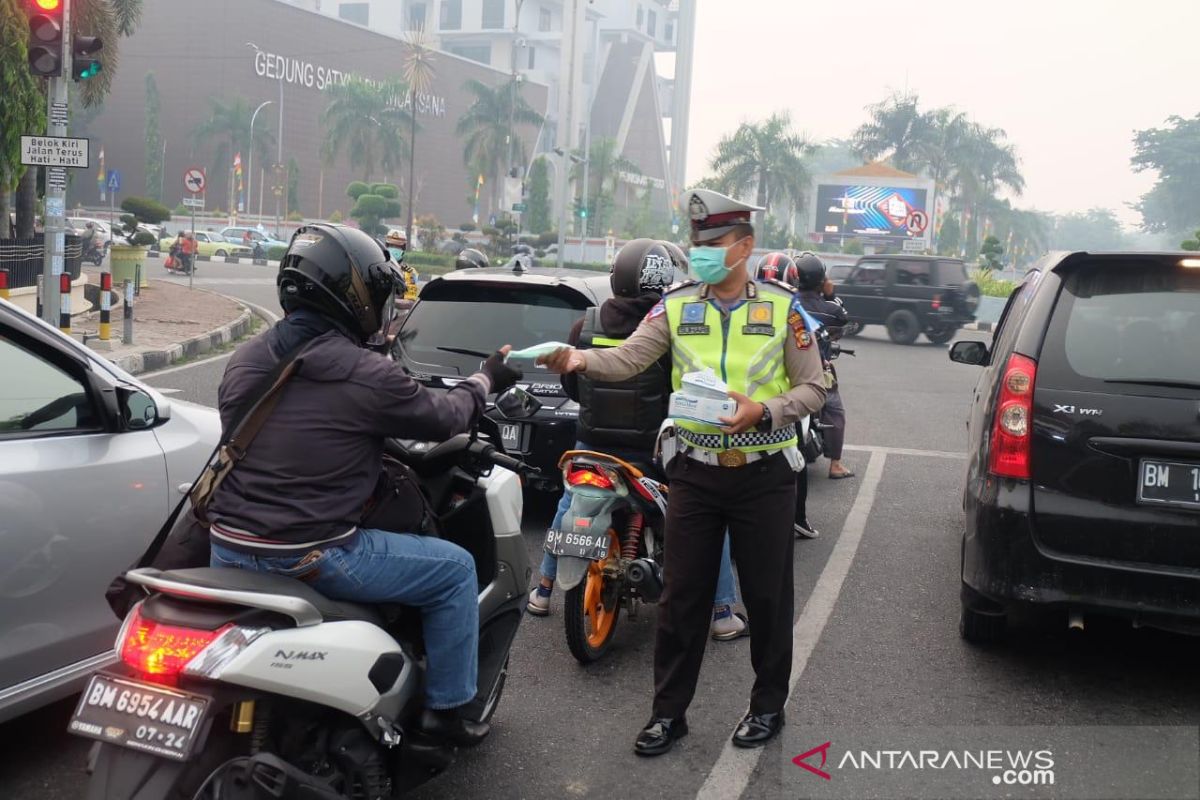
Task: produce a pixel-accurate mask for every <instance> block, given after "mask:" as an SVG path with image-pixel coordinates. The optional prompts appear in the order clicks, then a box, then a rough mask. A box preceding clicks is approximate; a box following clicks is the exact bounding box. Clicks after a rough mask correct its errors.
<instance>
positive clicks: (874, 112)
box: [853, 92, 930, 172]
mask: <svg viewBox="0 0 1200 800" xmlns="http://www.w3.org/2000/svg"><path fill="white" fill-rule="evenodd" d="M917 105H918V98H917V95H915V94H909V93H901V92H896V93H894V94H892V95H891V96H890V97H887V98H885V99H884V100H883V101H881V102H879V103H876V104H874V105H871V106H867V112H868V113H869V114H870V117H871V118H870V121H868V122H865V123H863V124H862V125H860V126H859V128H858V130H856V131H855V132H854V138H853V145H854V151H855V152H856V153H858V155H859V156H860V157H862V158H863V159H865V160H867V161H876V160H879V159H881V158H885V157H886V158H887V160H888V161H890V162H891V163H892V166H894V167H895V168H896V169H902V170H907V171H909V172H915V171H917V170H918V169H919V168H920V167H921V164H922V152H923V151H925V149H926V148H927V146H928V142H929V135H930V119H929V117H928V116H927V115H926V114H922V113H921V111H920V110H919V109H918V107H917Z"/></svg>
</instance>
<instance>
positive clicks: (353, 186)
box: [346, 181, 371, 200]
mask: <svg viewBox="0 0 1200 800" xmlns="http://www.w3.org/2000/svg"><path fill="white" fill-rule="evenodd" d="M370 193H371V186H370V184H366V183H363V182H362V181H351V182H350V185H349V186H347V187H346V195H347V196H348V197H350V199H352V200H357V199H358V198H360V197H362V196H363V195H364V194H370Z"/></svg>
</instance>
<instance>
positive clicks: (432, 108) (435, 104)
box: [254, 50, 446, 117]
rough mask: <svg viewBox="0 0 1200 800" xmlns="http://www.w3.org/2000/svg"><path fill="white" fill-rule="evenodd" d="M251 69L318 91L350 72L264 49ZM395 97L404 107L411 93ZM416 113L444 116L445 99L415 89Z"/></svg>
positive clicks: (348, 76)
mask: <svg viewBox="0 0 1200 800" xmlns="http://www.w3.org/2000/svg"><path fill="white" fill-rule="evenodd" d="M254 72H255V73H256V74H257V75H258V76H259V77H260V78H269V79H271V80H273V81H283V82H284V83H290V84H292V85H294V86H303V87H304V88H306V89H316V90H317V91H321V92H323V91H325V89H326V88H327V87H329V86H330V85H331V84H335V83H345V82H346V80H347V79H349V78H350V75H351V73H349V72H342V71H341V70H337V69H333V68H332V67H326V66H324V65H322V64H313V63H312V62H311V61H305V60H303V59H300V58H295V57H291V56H281V55H279V54H278V53H269V52H267V51H266V50H257V51H255V53H254ZM364 80H366V81H368V82H370V83H378V82H377V81H373V80H371V79H370V78H364ZM397 99H398V103H397V105H398V106H399V107H400V108H408V107H409V105H411V104H412V96H411V95H408V94H406V95H405V96H404V97H403V98H397ZM417 113H418V114H423V115H425V116H432V117H444V116H446V98H445V97H442V96H441V95H431V94H425V93H424V92H418V93H417Z"/></svg>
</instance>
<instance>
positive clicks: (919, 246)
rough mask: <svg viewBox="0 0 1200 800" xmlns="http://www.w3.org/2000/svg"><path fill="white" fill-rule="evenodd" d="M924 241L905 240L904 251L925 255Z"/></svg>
mask: <svg viewBox="0 0 1200 800" xmlns="http://www.w3.org/2000/svg"><path fill="white" fill-rule="evenodd" d="M925 247H926V244H925V240H924V239H905V240H904V244H903V245H902V249H903V250H904V252H906V253H923V252H924V251H925Z"/></svg>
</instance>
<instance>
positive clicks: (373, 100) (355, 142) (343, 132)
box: [321, 75, 412, 181]
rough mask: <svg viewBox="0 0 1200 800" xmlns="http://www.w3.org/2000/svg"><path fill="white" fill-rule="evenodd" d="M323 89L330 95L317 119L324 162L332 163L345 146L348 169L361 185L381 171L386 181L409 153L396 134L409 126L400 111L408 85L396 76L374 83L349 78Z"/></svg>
mask: <svg viewBox="0 0 1200 800" xmlns="http://www.w3.org/2000/svg"><path fill="white" fill-rule="evenodd" d="M325 91H326V93H327V94H328V95H329V105H327V106H326V107H325V113H324V114H323V115H322V117H321V120H322V122H323V123H324V125H325V140H324V142H323V143H322V145H321V156H322V158H323V159H324V161H325V163H326V164H327V165H332V164H333V163H334V162H335V161H337V159H338V156H340V155H341V154H342V152H343V147H344V148H345V153H346V157H347V158H348V159H349V160H350V166H351V168H352V169H355V170H358V171H359V174H360V175H362V179H363V180H364V181H369V180H370V179H371V176H372V175H373V174H374V173H375V171H376V169H381V170H383V173H384V177H385V178H386V177H388V176H390V175H393V174H395V173H396V172H397V171H398V170H399V169H400V165H401V164H402V163H403V160H404V155H405V153H406V151H407V149H408V143H407V142H406V141H405V140H404V137H403V136H402V135H401V133H400V131H401V130H402V129H403V126H404V125H406V124H409V125H411V123H412V115H411V114H410V113H409V112H408V111H405V110H404V109H403V108H401V107H400V98H403V97H404V96H405V95H406V94H408V84H406V83H405V82H404V81H402V80H400V79H398V78H391V79H388V80H386V81H383V82H376V81H369V80H367V79H366V78H364V77H362V76H361V75H352V76H350V78H348V79H347V80H346V81H345V82H343V83H340V84H338V83H335V84H332V85H331V86H329V88H328V89H326V90H325Z"/></svg>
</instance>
